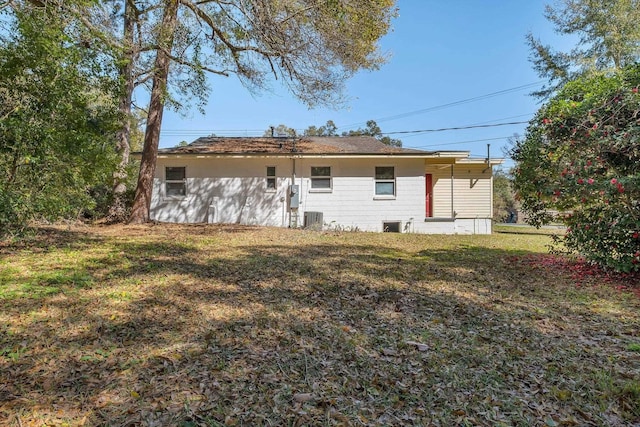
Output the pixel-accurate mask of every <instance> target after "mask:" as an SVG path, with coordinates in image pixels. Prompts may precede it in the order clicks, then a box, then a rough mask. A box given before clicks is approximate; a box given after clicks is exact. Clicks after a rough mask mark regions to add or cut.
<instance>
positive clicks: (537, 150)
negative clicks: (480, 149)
mask: <svg viewBox="0 0 640 427" xmlns="http://www.w3.org/2000/svg"><path fill="white" fill-rule="evenodd" d="M638 86H640V65H635V66H633V67H629V68H626V69H625V70H623V71H621V72H619V73H617V74H614V75H606V76H605V75H598V76H594V77H588V78H583V79H579V80H576V81H573V82H571V83H569V84H567V85H566V86H565V87H564V88H563V89H562V90H561V91H560V92H559V93H558V94H557V95H556V96H554V97H553V98H552V99H551V100H550V101H549V102H548V103H547V104H546V105H544V106H543V107H542V108H541V109H540V110H539V111H538V113H537V114H536V117H535V118H534V119H533V120H532V121H531V123H530V124H529V127H528V128H527V132H526V135H525V138H524V139H522V140H520V141H518V142H517V143H516V145H515V146H514V148H513V149H512V151H511V155H512V157H513V159H514V160H515V161H516V163H517V166H516V169H515V171H514V188H515V189H516V192H517V194H518V197H519V199H520V202H521V204H522V208H523V210H524V211H525V212H526V213H527V214H528V218H529V222H530V223H531V224H533V225H536V226H540V225H543V224H546V223H549V222H562V223H564V224H566V225H567V233H566V235H565V236H564V237H563V238H561V239H560V240H561V242H562V243H563V244H564V246H565V247H566V249H567V250H568V251H570V252H575V253H578V254H580V255H582V256H584V257H585V258H586V259H588V260H590V261H593V262H596V263H597V264H599V265H601V266H603V267H607V268H611V269H614V270H616V271H623V272H629V271H640V238H639V236H640V94H639V93H638V90H637V89H638Z"/></svg>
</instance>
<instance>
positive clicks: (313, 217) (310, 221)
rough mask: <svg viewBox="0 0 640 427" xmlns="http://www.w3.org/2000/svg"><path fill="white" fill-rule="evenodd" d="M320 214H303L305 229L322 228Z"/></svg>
mask: <svg viewBox="0 0 640 427" xmlns="http://www.w3.org/2000/svg"><path fill="white" fill-rule="evenodd" d="M322 224H323V222H322V212H305V213H304V227H305V228H314V229H318V230H319V229H321V228H322Z"/></svg>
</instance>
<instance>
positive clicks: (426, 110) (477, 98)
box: [338, 81, 545, 129]
mask: <svg viewBox="0 0 640 427" xmlns="http://www.w3.org/2000/svg"><path fill="white" fill-rule="evenodd" d="M543 83H545V82H544V81H538V82H535V83H527V84H525V85H520V86H516V87H512V88H509V89H503V90H499V91H497V92H492V93H488V94H485V95H480V96H475V97H473V98H467V99H462V100H459V101H454V102H449V103H447V104H441V105H435V106H433V107H428V108H423V109H420V110H414V111H409V112H407V113H401V114H397V115H395V116H388V117H383V118H379V119H374V121H375V122H376V123H380V122H385V121H390V120H397V119H403V118H405V117H410V116H415V115H418V114H424V113H429V112H431V111H437V110H442V109H445V108H449V107H454V106H456V105H461V104H467V103H470V102H475V101H481V100H484V99H488V98H493V97H496V96H500V95H506V94H508V93H511V92H517V91H520V90H523V89H527V88H532V87H535V86H540V85H541V84H543ZM363 124H365V125H366V124H367V123H366V122H360V123H355V124H351V125H346V126H340V127H338V129H350V128H353V127H355V126H361V125H363Z"/></svg>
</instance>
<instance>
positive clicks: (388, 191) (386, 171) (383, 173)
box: [375, 166, 396, 196]
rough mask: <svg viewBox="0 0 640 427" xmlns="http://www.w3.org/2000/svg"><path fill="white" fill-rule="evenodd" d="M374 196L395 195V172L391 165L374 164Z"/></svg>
mask: <svg viewBox="0 0 640 427" xmlns="http://www.w3.org/2000/svg"><path fill="white" fill-rule="evenodd" d="M375 186H376V190H375V194H376V196H395V195H396V174H395V167H393V166H376V183H375Z"/></svg>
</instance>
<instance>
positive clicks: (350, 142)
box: [151, 137, 501, 234]
mask: <svg viewBox="0 0 640 427" xmlns="http://www.w3.org/2000/svg"><path fill="white" fill-rule="evenodd" d="M500 162H501V161H500V160H499V159H471V158H469V153H468V152H460V151H451V152H442V151H421V150H414V149H404V148H396V147H390V146H387V145H385V144H382V143H380V142H379V141H377V140H376V139H375V138H372V137H301V138H225V137H206V138H200V139H198V140H196V141H194V142H193V143H191V144H189V145H187V146H184V147H176V148H169V149H162V150H160V151H159V155H158V162H157V167H156V175H155V180H154V189H153V198H152V201H151V218H152V219H154V220H157V221H164V222H184V223H202V222H209V223H232V224H254V225H264V226H276V227H302V226H305V227H318V228H320V227H335V228H338V227H339V228H348V229H358V230H362V231H395V232H415V233H448V234H452V233H464V234H472V233H475V234H488V233H491V215H492V166H493V165H496V164H499V163H500Z"/></svg>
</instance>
